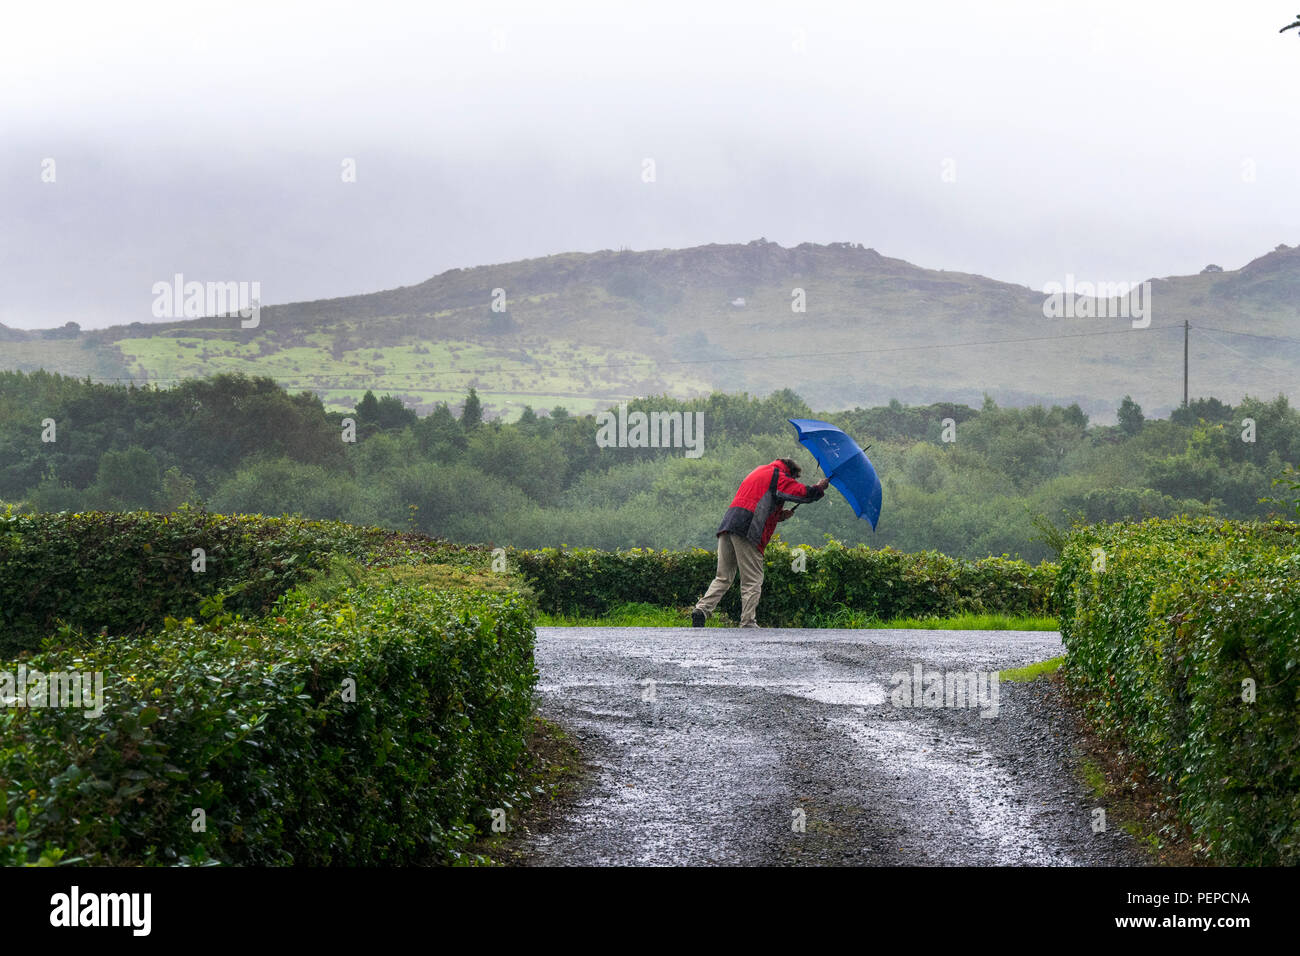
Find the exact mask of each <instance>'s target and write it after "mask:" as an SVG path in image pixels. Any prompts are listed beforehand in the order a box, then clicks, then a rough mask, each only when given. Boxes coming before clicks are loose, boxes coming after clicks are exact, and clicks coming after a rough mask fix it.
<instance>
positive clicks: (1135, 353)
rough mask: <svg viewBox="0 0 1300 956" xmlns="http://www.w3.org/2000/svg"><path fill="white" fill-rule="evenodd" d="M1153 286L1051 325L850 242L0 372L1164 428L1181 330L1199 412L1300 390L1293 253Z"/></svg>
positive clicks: (288, 317)
mask: <svg viewBox="0 0 1300 956" xmlns="http://www.w3.org/2000/svg"><path fill="white" fill-rule="evenodd" d="M1060 278H1061V280H1062V281H1063V280H1064V279H1065V277H1064V276H1062V277H1060ZM1081 278H1093V279H1098V280H1099V279H1101V278H1102V277H1081ZM1151 282H1152V297H1153V298H1152V301H1153V303H1154V314H1153V317H1152V322H1151V328H1149V329H1145V330H1141V329H1133V328H1132V327H1131V326H1130V323H1129V322H1128V321H1127V320H1126V319H1047V318H1045V317H1044V313H1043V302H1044V294H1043V293H1042V292H1036V291H1033V290H1031V289H1028V288H1026V287H1024V286H1018V285H1014V284H1012V283H1007V282H1000V281H998V280H995V279H990V278H987V277H984V276H979V275H972V274H968V273H960V272H946V271H942V270H933V269H926V268H922V267H920V266H916V265H913V264H911V263H909V262H906V261H904V260H901V259H893V258H889V257H887V256H884V255H881V254H880V253H879V252H877V251H876V250H874V249H870V248H867V247H865V246H863V245H862V244H860V243H852V242H837V243H830V244H826V245H819V244H814V243H803V244H800V245H797V246H793V247H789V248H787V247H783V246H780V245H778V244H777V243H774V242H768V241H767V240H765V239H758V240H755V241H753V242H749V243H744V244H725V245H724V244H712V245H705V246H696V247H693V248H689V249H661V250H651V251H640V252H632V251H626V250H623V251H610V250H604V251H600V252H594V253H561V254H557V255H552V256H546V257H542V258H537V259H527V260H522V261H518V262H510V263H501V264H497V265H485V266H476V267H473V268H467V269H451V270H448V271H446V272H443V273H441V274H439V275H437V276H434V277H432V278H430V279H428V280H426V281H425V282H421V283H419V284H417V285H413V286H404V287H400V288H397V289H389V290H384V291H380V292H374V293H369V294H365V295H355V296H346V297H342V298H335V299H325V300H318V301H312V302H295V303H290V304H286V305H277V306H267V307H263V309H262V311H261V319H260V324H259V325H258V327H257V328H254V329H241V328H240V324H239V319H238V317H236V316H228V317H209V318H204V319H186V320H175V321H164V322H157V323H148V324H144V323H133V324H131V325H126V326H115V327H113V328H110V329H105V330H98V331H94V332H80V333H79V332H78V331H77V330H76V329H75V328H70V327H67V326H65V327H63V328H60V329H51V330H40V331H34V332H23V331H20V330H16V329H11V328H6V327H4V326H0V341H2V342H4V343H5V344H4V346H3V348H0V354H2V356H3V357H2V358H0V368H11V369H12V368H23V369H33V368H40V367H44V368H46V369H48V370H50V371H58V372H63V373H66V374H73V375H79V376H82V375H90V376H91V377H94V378H119V377H122V378H132V379H135V380H137V381H138V380H149V381H159V382H162V383H166V382H169V381H174V380H176V379H179V378H185V377H191V376H198V375H207V374H212V373H214V372H220V371H243V372H246V373H248V374H261V375H268V376H270V377H272V378H275V379H276V380H277V381H280V382H282V383H283V384H284V385H285V386H286V387H288V388H291V389H293V390H298V389H311V390H313V391H316V392H318V393H319V394H321V396H322V397H323V398H324V399H325V401H326V402H327V404H331V405H334V406H336V407H350V406H351V405H352V404H354V403H355V401H356V400H357V399H358V398H359V397H360V396H361V394H362V393H363V392H364V391H366V390H367V389H373V390H374V391H375V392H376V393H379V394H382V393H384V392H390V393H392V394H395V395H399V396H401V397H402V398H403V399H404V400H405V401H407V402H408V403H409V404H411V405H413V406H415V407H417V408H420V409H422V410H425V409H427V408H429V407H431V405H432V403H433V402H436V401H449V402H452V403H456V402H458V401H459V399H460V398H461V397H462V396H463V395H464V393H465V391H466V390H467V389H468V388H469V387H470V386H473V387H475V388H476V389H477V390H478V392H479V394H480V396H481V397H482V398H483V400H484V403H485V409H486V410H487V412H488V413H489V414H505V415H507V416H513V415H514V414H516V413H517V412H518V411H519V410H520V409H521V408H522V407H523V406H524V405H525V404H528V405H532V406H533V407H535V408H539V409H545V408H550V407H552V406H554V405H564V406H566V407H568V408H569V409H570V410H572V411H575V412H586V411H593V410H596V409H599V408H604V407H608V406H609V405H611V404H613V403H616V402H617V401H620V400H623V399H626V398H630V397H635V396H639V395H649V394H663V393H667V394H672V395H676V396H679V397H687V396H690V395H695V394H703V393H707V392H709V391H711V390H714V389H721V390H725V391H742V390H745V391H749V392H752V393H756V394H766V393H769V392H771V391H773V390H775V389H778V388H785V387H789V388H792V389H794V390H795V391H797V392H799V393H800V394H801V395H803V396H804V397H805V398H806V399H807V400H808V401H809V402H810V403H811V404H812V405H813V406H814V407H819V408H836V407H851V406H854V405H872V404H884V403H885V402H888V401H889V400H890V399H891V398H898V399H901V400H903V401H906V402H912V403H919V402H931V401H960V402H966V403H968V404H978V403H979V401H980V400H981V399H982V396H983V395H984V394H985V393H987V394H989V395H992V396H993V397H994V398H995V399H996V400H997V401H999V402H1000V403H1002V404H1026V403H1031V402H1040V401H1041V402H1048V403H1053V402H1055V403H1062V404H1068V403H1070V402H1078V403H1079V404H1080V405H1082V406H1083V408H1084V409H1085V410H1086V411H1089V412H1090V413H1092V414H1099V415H1103V416H1106V415H1109V414H1111V413H1113V410H1114V408H1115V407H1116V406H1117V405H1118V402H1119V400H1120V398H1122V397H1123V396H1124V395H1126V394H1130V395H1132V396H1133V397H1134V399H1136V400H1137V401H1138V402H1139V403H1140V404H1142V405H1144V406H1145V407H1146V408H1147V410H1148V412H1149V413H1155V414H1160V413H1162V412H1163V411H1167V410H1168V409H1169V408H1171V407H1173V406H1174V405H1176V404H1177V403H1178V402H1179V401H1180V400H1181V397H1182V332H1181V325H1182V323H1183V321H1184V320H1186V321H1188V322H1190V323H1191V325H1192V326H1193V329H1194V331H1193V334H1192V356H1191V366H1192V394H1193V397H1195V396H1198V395H1215V396H1217V397H1219V398H1221V399H1224V400H1225V401H1236V400H1238V399H1239V398H1240V397H1241V396H1242V395H1243V394H1253V395H1257V396H1261V397H1271V396H1273V395H1275V394H1277V393H1279V392H1289V391H1290V389H1292V388H1293V386H1294V383H1295V382H1297V381H1300V247H1296V248H1291V247H1287V246H1285V245H1281V246H1278V247H1277V248H1276V249H1274V250H1273V251H1272V252H1270V253H1267V254H1266V255H1263V256H1260V257H1259V258H1257V259H1254V260H1252V261H1251V262H1249V263H1247V264H1246V265H1245V266H1243V267H1242V268H1240V269H1237V270H1223V271H1214V270H1213V269H1208V270H1207V271H1204V272H1202V273H1200V274H1198V275H1194V276H1177V277H1167V278H1161V279H1152V280H1151ZM801 306H802V308H803V311H799V309H800V307H801ZM1202 329H1204V330H1205V331H1201V330H1202ZM1211 330H1214V331H1211ZM1223 330H1230V331H1223ZM1230 332H1248V333H1251V335H1233V334H1230ZM1098 333H1105V334H1098ZM1270 336H1271V337H1273V338H1270Z"/></svg>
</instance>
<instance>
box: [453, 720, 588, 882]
mask: <svg viewBox="0 0 1300 956" xmlns="http://www.w3.org/2000/svg"><path fill="white" fill-rule="evenodd" d="M587 769H588V768H587V762H586V760H584V759H583V756H582V752H581V751H580V750H579V749H578V746H577V744H575V743H574V742H573V739H572V738H571V737H570V736H569V735H568V734H567V733H566V732H565V730H564V728H563V727H561V726H560V725H559V724H557V723H555V722H554V721H551V720H547V719H546V718H544V717H540V716H538V715H537V714H533V723H532V729H531V732H530V733H529V736H528V749H527V751H526V752H525V754H524V757H523V759H522V761H521V766H520V773H521V775H522V776H523V778H524V782H525V788H526V791H527V793H528V794H529V797H528V799H527V800H526V801H524V802H523V803H522V804H521V805H520V806H518V807H514V808H512V809H510V810H509V811H508V812H507V814H506V818H505V822H506V830H505V832H504V833H500V834H494V835H490V836H486V837H483V838H482V839H480V840H479V841H478V842H477V844H476V845H475V846H474V847H473V849H472V851H471V853H470V854H469V856H470V857H472V859H473V861H474V862H475V863H477V864H479V865H483V866H524V865H527V863H528V852H527V850H526V849H525V847H524V843H525V838H526V837H528V836H530V835H532V834H534V833H545V832H546V831H547V830H549V829H550V828H551V827H552V826H553V825H554V824H555V823H556V822H557V821H558V820H560V819H561V818H562V817H563V815H564V811H565V810H566V809H567V808H568V806H569V804H570V803H571V802H572V801H573V799H574V797H575V796H576V795H577V793H578V788H579V785H580V783H581V782H582V779H583V778H584V776H585V775H586V773H587Z"/></svg>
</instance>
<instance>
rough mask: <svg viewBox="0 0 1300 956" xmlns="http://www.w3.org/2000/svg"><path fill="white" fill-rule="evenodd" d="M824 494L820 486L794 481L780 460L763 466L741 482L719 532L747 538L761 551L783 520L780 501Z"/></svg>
mask: <svg viewBox="0 0 1300 956" xmlns="http://www.w3.org/2000/svg"><path fill="white" fill-rule="evenodd" d="M825 493H826V492H825V491H823V490H822V489H821V488H813V487H809V486H808V485H801V484H800V483H799V482H797V481H795V480H794V479H793V478H791V477H790V475H789V473H788V472H787V471H786V467H785V465H783V464H781V462H780V461H774V462H772V463H771V464H770V465H760V466H759V467H757V468H755V469H754V470H753V471H751V472H750V473H749V474H748V475H746V476H745V480H744V481H742V482H741V483H740V488H739V489H737V491H736V497H735V498H733V499H732V500H731V507H730V508H728V509H727V513H726V514H725V515H723V516H722V524H721V525H720V526H719V528H718V534H727V533H731V534H738V535H741V536H742V537H744V538H748V539H749V542H750V544H752V545H754V547H756V548H758V553H759V554H762V553H763V550H764V549H765V548H766V547H767V541H768V539H769V538H771V537H772V532H773V531H775V530H776V523H777V521H779V520H780V511H781V507H780V504H779V503H780V502H782V501H795V502H799V503H803V502H807V501H816V500H818V499H819V498H821V497H822V495H824V494H825Z"/></svg>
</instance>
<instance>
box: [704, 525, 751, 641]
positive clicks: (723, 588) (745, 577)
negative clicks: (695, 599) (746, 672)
mask: <svg viewBox="0 0 1300 956" xmlns="http://www.w3.org/2000/svg"><path fill="white" fill-rule="evenodd" d="M737 569H739V570H740V626H741V627H758V623H757V622H756V621H755V619H754V614H755V612H756V611H757V610H758V598H759V596H760V595H761V594H762V593H763V556H762V555H761V554H759V553H758V548H756V547H754V546H753V545H752V544H750V543H749V539H748V538H744V537H741V536H740V535H738V534H731V533H727V534H720V535H718V576H717V577H716V578H714V579H713V583H712V584H710V585H709V589H708V590H707V591H705V592H704V597H702V598H700V601H699V603H698V604H696V605H695V609H696V610H697V611H703V612H704V613H705V614H712V613H713V609H714V608H716V607H717V606H718V602H719V601H721V600H722V598H723V595H725V594H726V593H727V591H728V590H729V589H730V588H731V582H732V580H733V579H734V578H735V576H736V571H737Z"/></svg>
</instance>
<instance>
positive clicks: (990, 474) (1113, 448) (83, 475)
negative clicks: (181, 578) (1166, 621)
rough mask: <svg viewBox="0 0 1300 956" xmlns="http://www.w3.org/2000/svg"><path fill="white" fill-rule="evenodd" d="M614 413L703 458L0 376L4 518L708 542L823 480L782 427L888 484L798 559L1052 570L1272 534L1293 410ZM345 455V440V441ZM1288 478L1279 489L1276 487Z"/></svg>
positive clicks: (791, 536) (703, 406)
mask: <svg viewBox="0 0 1300 956" xmlns="http://www.w3.org/2000/svg"><path fill="white" fill-rule="evenodd" d="M628 408H629V412H632V411H643V412H647V413H649V412H655V411H657V412H674V411H680V412H683V413H693V412H702V413H703V422H704V453H703V455H702V456H701V457H699V458H687V457H686V456H685V455H684V454H683V452H682V450H681V449H671V448H668V449H665V448H618V447H613V448H601V447H598V446H597V444H596V440H595V439H596V434H597V427H598V426H597V423H596V420H595V417H594V416H592V415H584V416H578V415H573V414H570V413H569V412H568V411H567V410H566V409H564V408H563V407H556V408H553V409H550V410H549V411H541V412H539V411H536V410H534V409H532V408H525V409H524V411H523V414H522V415H521V417H520V418H519V420H518V421H515V422H513V423H503V422H500V421H485V420H484V417H483V408H482V403H481V401H480V400H479V397H478V395H477V394H476V393H475V391H474V390H473V389H471V390H470V392H469V394H468V395H467V396H466V398H465V401H464V402H463V403H462V405H461V406H460V407H459V408H457V409H453V408H452V407H450V406H448V405H447V404H445V403H444V404H440V405H438V406H436V407H435V408H434V410H433V411H432V412H431V413H430V414H428V415H425V416H422V417H421V416H418V415H416V414H415V412H413V411H411V410H410V409H409V408H406V407H405V406H404V405H403V404H402V402H401V401H400V400H399V399H397V398H395V397H393V396H391V395H383V396H376V395H374V394H373V392H367V393H366V394H365V396H364V397H363V398H362V400H361V401H360V402H359V403H358V404H357V406H356V407H355V409H354V410H352V411H351V412H347V413H342V412H336V411H328V410H326V409H325V407H324V406H323V404H322V403H321V401H320V399H319V398H317V397H316V396H315V395H313V394H312V393H309V392H300V393H297V394H290V393H289V392H287V391H285V390H284V389H283V388H281V387H280V386H279V385H277V384H276V383H275V382H274V381H273V380H272V379H270V378H264V377H253V378H250V377H246V376H244V375H238V374H235V375H217V376H213V377H211V378H206V379H195V380H190V381H186V382H183V383H181V384H180V385H177V386H176V387H174V388H167V389H163V388H157V387H153V386H145V387H138V386H132V385H107V384H97V383H93V382H90V381H88V380H78V379H75V378H69V377H65V376H61V375H56V374H50V373H46V372H34V373H23V372H4V373H0V500H3V501H6V502H9V503H11V504H15V505H17V506H18V507H19V508H22V509H26V510H39V511H63V510H127V509H139V508H143V509H151V510H159V511H170V510H172V509H174V508H176V507H178V506H180V505H182V504H187V503H188V504H191V505H194V506H198V507H205V508H209V509H212V510H214V511H227V512H251V513H265V514H281V513H299V514H302V515H304V516H308V517H316V518H334V519H340V520H345V521H349V522H354V523H360V524H373V525H379V526H383V527H390V528H398V529H413V530H419V531H423V532H426V533H429V534H432V535H436V536H439V537H444V538H449V539H451V540H456V541H461V542H466V543H487V544H502V545H507V544H508V545H515V546H519V547H551V546H561V545H568V546H574V547H577V546H589V547H600V548H625V547H655V548H682V547H690V546H701V547H708V548H711V547H712V546H713V532H714V530H715V529H716V527H717V523H718V521H719V519H720V518H721V515H722V513H723V511H724V510H725V509H726V507H727V505H728V504H729V502H730V500H731V495H732V494H733V492H734V491H735V487H736V485H737V483H738V482H739V481H740V479H741V478H742V477H743V476H744V475H745V474H746V473H747V472H748V471H749V470H750V469H752V468H753V467H755V466H756V465H758V464H762V463H765V462H767V461H771V460H772V459H773V458H777V457H795V458H796V459H797V460H799V461H800V462H801V463H802V464H803V466H804V470H805V474H806V475H808V476H816V475H818V474H819V472H818V470H817V467H816V464H815V462H814V461H813V459H812V457H811V455H809V454H808V453H807V452H805V451H804V450H803V449H802V448H800V447H799V445H798V444H797V443H796V442H795V440H794V434H793V429H792V428H791V427H790V425H789V424H788V423H787V422H786V419H787V418H822V419H825V420H827V421H830V422H832V423H834V424H836V425H839V426H840V427H842V428H844V429H845V430H846V431H847V432H849V434H851V435H853V436H854V437H855V438H856V439H857V440H858V442H859V444H861V445H863V446H864V447H865V446H867V445H870V446H871V447H870V450H869V452H868V454H869V455H870V457H871V459H872V461H873V462H874V463H875V465H876V468H877V470H878V471H879V473H880V475H881V477H882V480H883V483H884V491H885V505H884V510H883V512H882V518H881V522H880V526H879V530H878V533H874V534H873V533H872V532H871V530H870V527H869V526H868V525H867V524H866V522H864V521H860V520H858V519H855V518H854V517H853V515H852V513H851V511H850V510H849V508H848V506H847V504H845V502H843V500H841V499H840V498H839V497H838V495H836V494H835V493H834V492H832V493H831V495H829V496H828V497H827V499H826V501H825V502H824V503H819V504H818V505H817V506H810V507H807V508H803V509H800V511H799V513H798V515H797V516H796V518H795V520H792V521H790V522H787V523H785V524H783V525H782V526H781V533H782V535H783V536H784V537H785V539H786V540H787V541H789V542H791V543H796V544H797V543H807V544H820V543H822V541H823V540H824V537H825V535H828V534H829V535H832V536H834V537H835V538H837V539H838V540H841V541H845V542H849V543H855V542H859V541H861V542H864V543H867V544H870V545H872V546H884V545H892V546H894V547H898V548H901V549H904V550H908V551H919V550H930V549H932V550H938V551H943V552H945V553H947V554H951V555H954V556H961V557H969V558H978V557H984V556H987V555H990V554H993V555H999V554H1010V555H1013V556H1020V557H1024V558H1026V559H1028V560H1040V559H1042V558H1044V557H1048V556H1050V555H1051V553H1052V551H1051V547H1050V545H1049V541H1050V540H1051V538H1052V534H1053V533H1052V529H1053V528H1060V527H1063V526H1064V525H1066V524H1068V523H1070V522H1072V521H1075V520H1083V521H1087V522H1100V521H1118V520H1124V519H1141V518H1146V517H1153V516H1158V517H1167V516H1171V515H1175V514H1214V515H1221V516H1224V517H1232V518H1252V517H1264V516H1267V515H1268V514H1270V513H1273V512H1275V511H1277V510H1278V504H1277V503H1273V502H1270V501H1267V500H1262V499H1269V498H1271V497H1273V495H1274V494H1275V493H1276V487H1275V485H1274V481H1275V479H1279V478H1282V477H1284V476H1286V475H1287V474H1288V473H1289V472H1288V469H1293V468H1294V466H1295V465H1296V464H1297V463H1298V462H1300V412H1297V410H1296V409H1293V408H1292V407H1291V406H1290V405H1289V403H1288V401H1287V399H1286V398H1285V397H1282V396H1279V397H1277V398H1275V399H1272V400H1268V401H1266V400H1262V399H1255V398H1247V399H1244V400H1243V401H1242V402H1241V403H1240V404H1238V405H1237V406H1230V405H1228V404H1226V403H1224V402H1221V401H1219V400H1218V399H1215V398H1203V399H1198V400H1196V401H1194V402H1192V403H1190V405H1189V406H1188V407H1187V408H1180V409H1178V410H1176V411H1175V412H1174V413H1173V414H1172V415H1171V416H1170V417H1169V418H1168V419H1148V418H1145V417H1144V416H1143V414H1142V411H1141V409H1140V408H1139V407H1138V406H1137V405H1136V404H1135V403H1134V402H1132V400H1131V399H1129V398H1127V397H1125V399H1124V400H1123V401H1121V402H1119V403H1118V404H1117V418H1118V424H1116V425H1099V424H1094V423H1091V422H1090V421H1089V419H1088V416H1086V415H1085V414H1084V413H1083V412H1082V411H1081V410H1080V409H1079V407H1078V406H1077V405H1071V406H1068V407H1061V406H1051V407H1045V406H1041V405H1035V406H1030V407H1027V408H1002V407H999V406H998V405H997V404H996V403H995V402H993V401H992V400H991V399H986V400H985V401H984V403H983V405H982V406H981V407H980V408H978V409H977V408H972V407H970V406H966V405H960V404H954V403H936V404H932V405H925V406H907V405H903V404H901V403H900V402H897V401H894V402H891V403H890V404H889V405H886V406H879V407H874V408H854V409H852V410H850V411H839V412H827V411H815V410H813V409H811V408H809V407H808V405H807V404H806V403H805V402H804V401H803V400H802V399H801V398H800V397H799V396H798V395H796V394H795V393H794V392H792V391H790V390H788V389H786V390H781V391H778V392H775V393H773V394H772V395H769V396H766V397H761V398H760V397H754V396H749V395H730V394H723V393H714V394H712V395H709V396H707V397H702V398H697V399H689V400H681V399H673V398H668V397H664V396H657V397H656V396H649V397H644V398H639V399H636V400H633V401H630V402H628ZM345 419H350V420H351V430H352V431H353V432H354V434H355V441H344V440H343V438H344V435H345V434H346V431H347V425H348V423H347V422H345ZM1291 473H1292V474H1293V472H1291Z"/></svg>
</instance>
